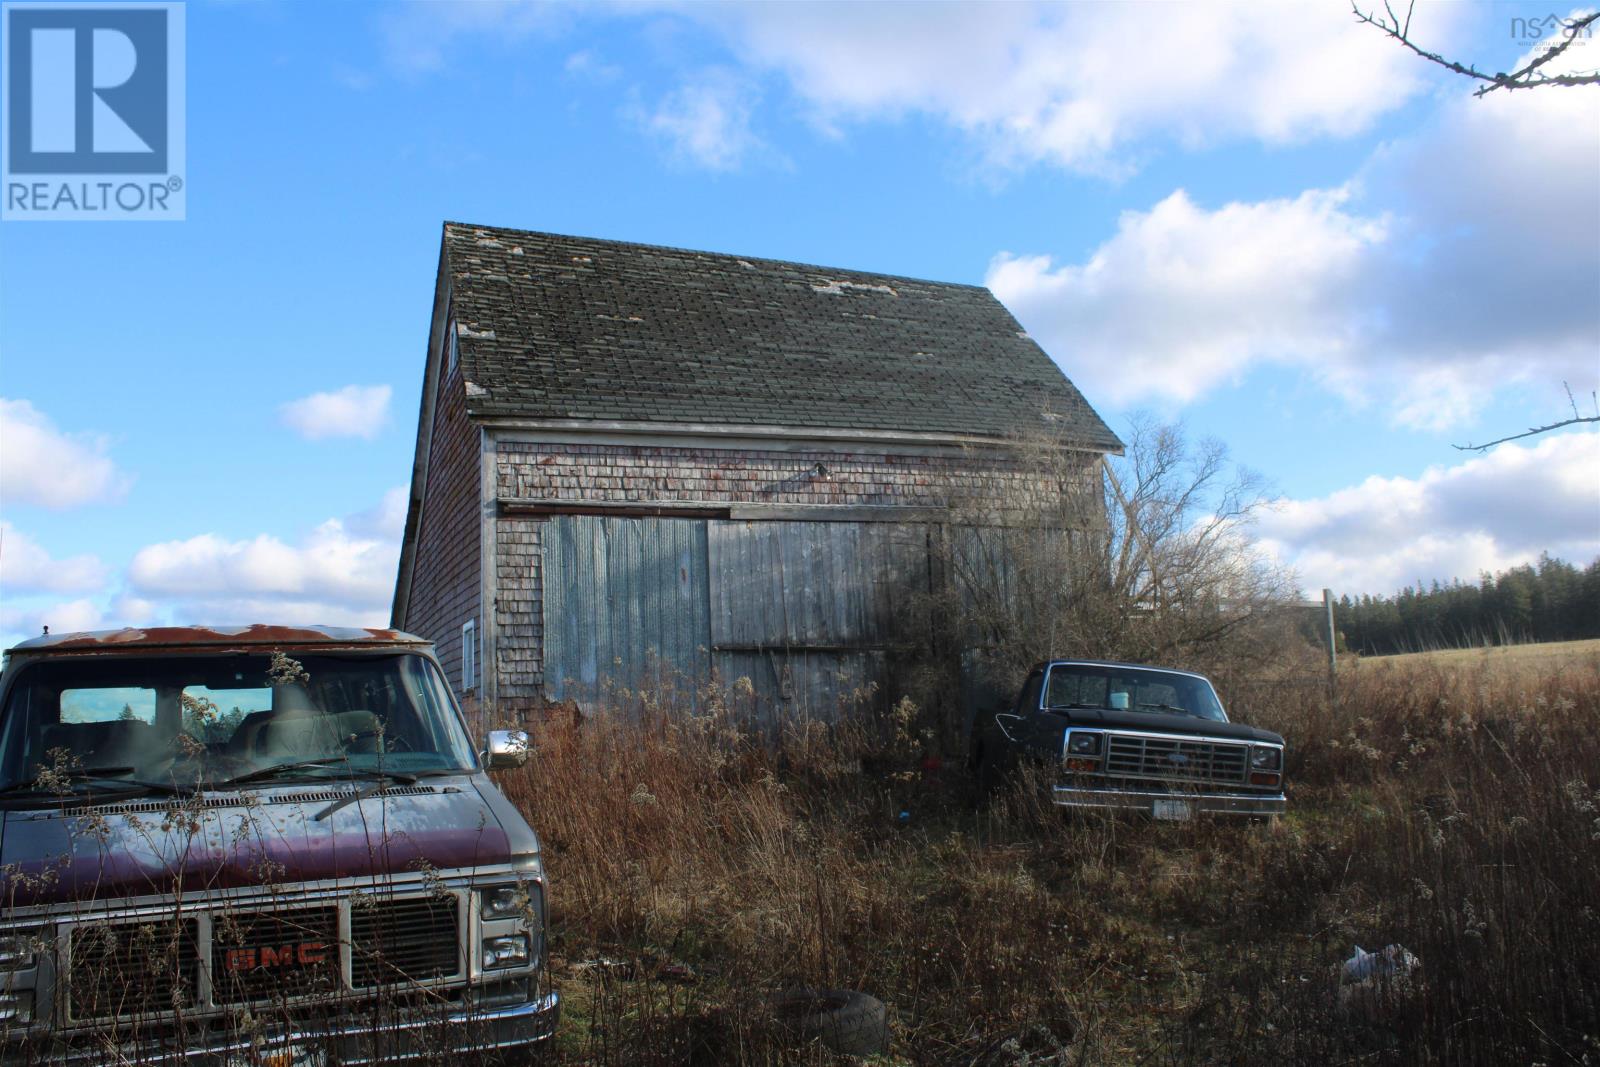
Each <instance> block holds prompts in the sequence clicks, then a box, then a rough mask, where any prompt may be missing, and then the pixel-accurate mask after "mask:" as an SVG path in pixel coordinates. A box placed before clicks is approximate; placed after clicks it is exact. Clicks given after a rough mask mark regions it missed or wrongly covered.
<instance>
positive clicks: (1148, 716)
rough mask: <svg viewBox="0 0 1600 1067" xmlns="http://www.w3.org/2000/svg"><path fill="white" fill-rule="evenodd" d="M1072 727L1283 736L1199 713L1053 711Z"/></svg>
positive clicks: (1272, 741)
mask: <svg viewBox="0 0 1600 1067" xmlns="http://www.w3.org/2000/svg"><path fill="white" fill-rule="evenodd" d="M1050 714H1051V715H1058V716H1060V717H1061V718H1062V719H1064V720H1065V721H1066V722H1067V723H1068V725H1071V726H1099V727H1105V728H1106V729H1111V730H1143V731H1148V732H1150V733H1153V734H1203V735H1205V736H1206V737H1226V738H1228V739H1229V740H1235V741H1258V742H1261V743H1263V744H1269V745H1281V744H1283V738H1281V737H1279V736H1278V735H1277V734H1275V733H1273V732H1272V731H1271V730H1262V729H1258V728H1257V727H1254V726H1246V725H1245V724H1244V723H1242V722H1217V721H1216V720H1215V719H1202V718H1200V717H1199V716H1197V715H1179V714H1175V713H1173V712H1159V711H1133V710H1128V711H1123V710H1120V709H1117V708H1060V709H1056V710H1053V711H1051V712H1050Z"/></svg>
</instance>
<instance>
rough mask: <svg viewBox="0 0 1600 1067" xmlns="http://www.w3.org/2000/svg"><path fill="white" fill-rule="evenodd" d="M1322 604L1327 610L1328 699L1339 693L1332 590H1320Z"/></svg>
mask: <svg viewBox="0 0 1600 1067" xmlns="http://www.w3.org/2000/svg"><path fill="white" fill-rule="evenodd" d="M1322 606H1323V607H1324V608H1325V609H1327V612H1328V699H1329V700H1333V699H1335V698H1336V697H1337V696H1338V694H1339V640H1338V637H1337V636H1336V635H1335V633H1334V629H1333V590H1331V589H1324V590H1323V591H1322Z"/></svg>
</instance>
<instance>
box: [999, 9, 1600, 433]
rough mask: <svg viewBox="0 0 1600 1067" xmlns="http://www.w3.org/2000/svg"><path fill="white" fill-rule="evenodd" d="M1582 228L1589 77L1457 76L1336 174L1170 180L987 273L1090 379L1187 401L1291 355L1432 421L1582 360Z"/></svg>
mask: <svg viewBox="0 0 1600 1067" xmlns="http://www.w3.org/2000/svg"><path fill="white" fill-rule="evenodd" d="M1429 10H1430V11H1431V10H1433V9H1431V8H1430V9H1429ZM1596 233H1600V93H1585V92H1581V91H1571V92H1568V91H1565V90H1553V89H1552V90H1541V91H1535V92H1531V93H1523V94H1519V95H1517V96H1516V97H1515V98H1512V97H1510V96H1507V95H1501V96H1491V97H1487V98H1484V99H1482V100H1477V99H1473V98H1472V97H1471V96H1470V95H1466V94H1465V92H1464V91H1463V92H1462V93H1461V95H1460V98H1459V99H1451V100H1448V101H1447V102H1446V103H1445V104H1444V106H1443V107H1442V109H1441V111H1440V113H1439V115H1438V117H1437V118H1436V120H1435V121H1434V122H1433V123H1432V124H1431V125H1429V126H1427V127H1426V128H1425V129H1423V130H1422V131H1421V132H1419V133H1417V134H1416V135H1414V136H1412V137H1410V138H1408V139H1406V140H1403V141H1399V142H1395V143H1392V144H1389V145H1386V146H1384V147H1383V148H1382V149H1381V150H1380V151H1378V152H1377V153H1375V154H1374V155H1373V157H1372V158H1371V159H1369V160H1368V161H1367V163H1366V164H1365V165H1364V166H1363V167H1362V168H1361V169H1360V172H1359V173H1358V174H1357V175H1355V176H1353V177H1352V180H1351V181H1350V182H1349V183H1347V184H1346V185H1344V186H1342V187H1341V188H1339V189H1337V190H1332V191H1318V190H1313V191H1310V192H1307V193H1304V194H1302V195H1300V196H1299V197H1296V198H1294V199H1279V200H1264V201H1258V202H1254V203H1232V204H1224V205H1222V206H1219V207H1214V208H1212V207H1205V206H1200V205H1197V204H1195V203H1194V202H1193V201H1192V200H1190V198H1189V197H1188V196H1186V195H1185V194H1184V193H1183V192H1182V191H1179V192H1177V193H1174V194H1172V195H1171V196H1169V197H1167V198H1166V199H1165V200H1162V201H1161V202H1160V203H1158V204H1156V205H1155V206H1154V207H1152V208H1151V209H1150V210H1148V211H1134V212H1127V213H1125V214H1124V215H1123V216H1122V217H1121V219H1120V220H1119V222H1118V226H1117V230H1116V232H1115V234H1113V235H1112V236H1111V237H1109V238H1108V239H1107V240H1106V241H1105V242H1104V243H1102V244H1101V245H1100V246H1099V247H1098V248H1096V249H1095V250H1093V251H1092V252H1091V253H1090V254H1089V255H1088V256H1087V257H1086V258H1085V259H1083V260H1082V261H1081V262H1058V261H1057V260H1055V259H1054V258H1052V257H1050V256H1044V255H1038V254H1034V253H1031V252H1030V251H1028V250H1023V251H1022V252H1020V253H1016V254H1002V255H1000V256H997V257H996V258H995V260H994V261H993V262H992V263H991V265H990V270H989V276H988V283H989V285H990V287H991V288H993V289H994V290H995V292H996V294H997V295H998V296H999V297H1000V298H1001V299H1002V300H1003V301H1005V302H1006V303H1007V304H1008V305H1009V306H1010V307H1011V308H1012V310H1013V311H1014V312H1016V314H1017V316H1018V318H1019V319H1021V321H1022V323H1023V325H1024V326H1026V327H1027V329H1028V331H1029V332H1030V333H1031V334H1033V335H1034V336H1035V337H1037V338H1038V339H1039V341H1040V343H1041V344H1042V345H1043V346H1044V347H1045V349H1046V350H1047V351H1049V352H1051V353H1052V355H1054V356H1055V357H1056V358H1057V359H1059V360H1060V362H1061V363H1062V365H1063V367H1064V368H1065V370H1066V371H1067V373H1068V375H1069V376H1071V377H1073V378H1074V379H1076V380H1078V381H1079V382H1080V383H1081V384H1083V385H1084V386H1085V387H1086V390H1087V392H1088V393H1089V395H1090V396H1091V397H1106V398H1108V399H1109V400H1111V401H1112V402H1116V403H1126V402H1130V401H1133V400H1138V399H1141V398H1145V397H1157V398H1163V399H1168V400H1173V401H1178V402H1184V401H1189V400H1192V399H1194V398H1195V397H1197V396H1199V395H1202V394H1204V393H1205V392H1207V391H1209V390H1211V389H1213V388H1216V387H1217V386H1218V385H1220V384H1222V383H1224V382H1227V381H1229V380H1231V379H1235V378H1238V377H1241V376H1243V375H1244V374H1246V373H1247V372H1248V371H1249V370H1250V369H1252V368H1253V367H1254V366H1256V365H1258V364H1264V363H1285V364H1291V365H1295V366H1298V367H1300V368H1302V369H1304V370H1305V371H1306V372H1307V373H1309V374H1310V375H1312V376H1313V377H1315V378H1316V379H1317V380H1319V381H1321V382H1322V383H1323V384H1324V385H1326V386H1327V387H1329V388H1331V389H1333V390H1335V391H1337V392H1338V393H1340V394H1341V395H1343V396H1345V397H1346V398H1347V399H1349V400H1351V401H1352V402H1354V403H1355V404H1357V405H1358V406H1359V405H1366V404H1368V403H1372V402H1373V401H1374V399H1375V398H1376V399H1377V402H1378V403H1379V404H1380V405H1381V406H1382V407H1384V408H1386V409H1387V413H1388V415H1389V417H1390V418H1391V420H1392V421H1394V422H1395V423H1397V424H1400V425H1405V426H1411V427H1417V428H1423V429H1435V430H1437V429H1442V428H1445V427H1449V426H1453V425H1458V424H1460V423H1461V422H1462V421H1463V420H1465V419H1467V418H1469V417H1470V416H1471V415H1473V414H1474V413H1475V412H1476V411H1477V410H1478V409H1479V408H1480V407H1482V406H1483V404H1484V402H1485V401H1486V400H1487V399H1488V398H1489V397H1490V396H1492V395H1493V393H1494V391H1496V390H1500V389H1504V388H1505V387H1507V386H1508V385H1515V384H1518V383H1537V384H1540V385H1548V384H1551V383H1555V382H1560V381H1563V380H1570V381H1572V382H1574V383H1578V384H1581V383H1584V382H1588V381H1592V380H1593V378H1594V374H1595V366H1596V364H1595V353H1596V352H1600V310H1597V306H1596V303H1595V299H1594V296H1595V293H1596V292H1597V291H1600V242H1596V241H1595V239H1594V235H1595V234H1596Z"/></svg>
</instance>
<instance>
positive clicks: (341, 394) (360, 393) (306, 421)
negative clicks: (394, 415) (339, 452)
mask: <svg viewBox="0 0 1600 1067" xmlns="http://www.w3.org/2000/svg"><path fill="white" fill-rule="evenodd" d="M393 392H394V391H393V390H392V389H390V388H389V386H387V385H347V386H345V387H344V388H343V389H337V390H335V391H333V392H331V393H312V394H311V395H310V396H306V397H301V398H300V399H299V400H292V401H290V402H289V403H287V404H284V405H283V406H282V407H281V408H279V409H278V410H279V415H280V416H281V417H282V419H283V421H284V423H285V424H286V425H287V426H289V428H290V429H292V430H294V431H295V432H296V433H298V434H299V435H300V436H301V437H304V438H306V439H307V440H309V441H319V440H322V439H324V438H328V437H364V438H366V439H367V440H371V439H372V438H374V437H376V436H378V431H380V430H382V429H383V426H384V423H386V422H387V421H388V419H389V398H390V396H391V395H392V394H393Z"/></svg>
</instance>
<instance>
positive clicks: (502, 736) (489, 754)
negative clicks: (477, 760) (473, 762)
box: [483, 730, 528, 771]
mask: <svg viewBox="0 0 1600 1067" xmlns="http://www.w3.org/2000/svg"><path fill="white" fill-rule="evenodd" d="M483 762H484V763H485V764H486V765H487V766H488V768H489V769H490V770H491V771H500V770H505V769H506V768H508V767H520V766H522V765H523V764H524V763H526V762H528V731H526V730H490V731H489V747H488V748H487V749H486V750H485V751H484V754H483Z"/></svg>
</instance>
